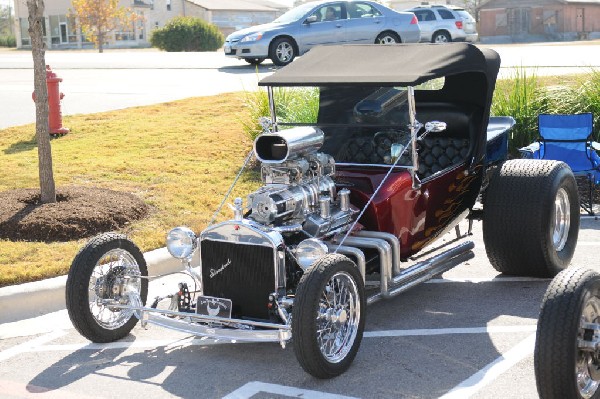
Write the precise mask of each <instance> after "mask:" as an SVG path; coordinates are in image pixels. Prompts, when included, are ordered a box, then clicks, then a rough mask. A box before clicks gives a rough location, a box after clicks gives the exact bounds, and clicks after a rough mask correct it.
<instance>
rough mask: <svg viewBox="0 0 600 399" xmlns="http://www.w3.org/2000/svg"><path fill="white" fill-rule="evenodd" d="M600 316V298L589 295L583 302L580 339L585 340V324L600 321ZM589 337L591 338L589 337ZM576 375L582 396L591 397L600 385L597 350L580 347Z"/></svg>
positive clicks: (599, 365) (587, 398)
mask: <svg viewBox="0 0 600 399" xmlns="http://www.w3.org/2000/svg"><path fill="white" fill-rule="evenodd" d="M599 317H600V299H599V298H598V297H597V296H591V297H588V299H587V301H586V302H585V303H584V304H583V309H582V311H581V318H580V324H579V331H578V337H577V338H578V339H579V340H583V339H584V334H585V333H586V330H585V328H584V327H585V324H588V323H598V321H599ZM588 339H589V338H588ZM575 377H576V379H577V388H578V389H579V394H580V395H581V397H582V398H585V399H589V398H591V397H592V396H594V394H595V393H596V391H597V390H598V386H599V385H600V362H599V360H598V353H597V352H596V351H595V350H590V349H587V350H584V349H582V348H578V350H577V359H576V362H575Z"/></svg>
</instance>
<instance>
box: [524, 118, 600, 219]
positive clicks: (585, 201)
mask: <svg viewBox="0 0 600 399" xmlns="http://www.w3.org/2000/svg"><path fill="white" fill-rule="evenodd" d="M592 121H593V115H592V114H591V113H585V114H575V115H548V114H541V115H539V117H538V127H539V134H540V137H539V139H538V140H537V141H536V142H535V143H532V144H530V145H528V146H527V147H523V148H520V149H519V152H520V153H521V156H522V157H523V158H532V159H555V160H558V161H563V162H565V163H566V164H567V165H569V166H570V167H571V170H573V173H574V174H575V176H576V177H577V178H578V182H579V181H581V180H585V186H586V187H585V190H583V188H582V187H580V196H581V201H580V204H581V207H582V208H583V209H584V210H585V211H587V212H588V214H590V215H593V214H594V211H593V204H594V194H595V192H596V186H597V185H599V184H600V157H599V156H598V154H597V153H596V151H598V150H600V143H597V142H595V141H592V130H593V122H592ZM588 189H589V190H588ZM585 191H588V193H589V195H584V192H585Z"/></svg>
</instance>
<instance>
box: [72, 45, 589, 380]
mask: <svg viewBox="0 0 600 399" xmlns="http://www.w3.org/2000/svg"><path fill="white" fill-rule="evenodd" d="M499 67H500V59H499V56H498V54H496V53H495V52H494V51H492V50H486V49H482V50H480V49H478V48H477V47H475V46H473V45H470V44H464V43H456V44H450V45H443V46H441V45H435V44H423V45H391V46H371V45H342V46H327V47H318V48H315V49H313V50H312V51H310V52H309V53H308V54H307V55H305V56H304V57H302V58H300V59H299V60H298V61H296V62H294V63H293V64H290V65H289V66H287V67H285V68H282V69H280V70H279V71H277V72H275V73H274V74H273V75H271V76H269V77H267V78H265V79H263V80H262V81H261V82H260V85H262V86H266V88H267V91H268V94H269V105H270V113H271V115H270V119H269V120H268V121H266V122H265V123H264V132H263V133H262V134H260V135H259V136H258V137H257V138H256V140H255V141H254V147H253V150H252V151H251V153H250V154H249V156H248V157H247V158H246V163H245V165H246V164H247V162H248V160H249V159H250V157H251V155H252V154H253V155H254V156H255V157H256V158H257V159H258V161H260V165H261V167H260V175H261V178H262V182H263V185H262V187H261V188H260V189H258V190H257V191H256V192H253V193H251V194H249V195H248V197H247V199H246V201H244V200H242V199H241V198H236V199H235V200H234V201H233V205H231V207H232V209H233V216H232V218H231V219H230V220H227V221H224V222H221V223H216V224H210V225H209V226H208V227H206V228H205V229H204V230H203V231H202V232H200V233H199V234H196V233H194V232H193V231H192V230H190V229H189V228H185V227H177V228H175V229H173V230H172V231H170V232H169V233H168V235H167V248H168V250H169V252H170V253H171V254H172V255H173V256H174V257H176V258H179V259H181V261H182V264H183V267H182V268H184V269H185V272H186V273H188V274H189V275H190V276H191V278H192V279H193V281H194V284H191V285H188V284H184V283H180V284H179V285H178V286H177V287H173V291H172V292H174V294H172V295H168V296H166V297H157V298H151V303H150V304H149V305H146V300H147V292H148V280H149V278H148V270H147V266H146V262H145V260H144V257H143V255H142V253H141V252H140V250H139V249H138V247H137V246H136V245H135V244H134V243H133V242H131V241H130V240H129V239H127V238H126V237H125V236H123V235H120V234H114V233H109V234H103V235H100V236H98V237H96V238H94V239H92V240H91V241H90V242H89V243H88V244H87V245H86V246H85V247H84V248H83V249H82V250H81V251H80V252H79V253H78V254H77V256H76V257H75V259H74V261H73V264H72V266H71V269H70V272H69V276H68V280H67V286H66V302H67V307H68V312H69V315H70V318H71V320H72V322H73V324H74V326H75V328H76V329H77V330H78V331H79V332H80V333H81V334H82V335H83V336H85V337H86V338H88V339H90V340H92V341H94V342H108V341H113V340H117V339H120V338H122V337H124V336H126V335H127V334H128V333H129V332H130V331H131V330H132V328H133V327H134V325H135V324H136V323H137V322H138V320H139V321H141V323H142V325H146V324H147V323H154V324H157V325H161V326H164V327H167V328H172V329H176V330H179V331H185V332H189V333H191V334H196V335H199V336H204V337H210V338H215V339H218V340H221V341H235V342H238V341H252V342H278V343H280V344H281V345H282V346H285V345H286V344H287V343H289V342H292V343H293V348H294V352H295V354H296V356H297V358H298V361H299V362H300V364H301V365H302V367H303V368H304V370H306V371H307V372H308V373H310V374H312V375H313V376H316V377H319V378H330V377H334V376H336V375H339V374H341V373H343V372H344V371H345V370H346V369H347V368H348V367H349V366H350V364H351V362H352V361H353V359H354V357H355V355H356V353H357V351H358V349H359V345H360V343H361V339H362V335H363V330H364V328H365V314H366V312H367V305H371V304H374V303H376V302H378V301H380V300H382V299H386V298H390V297H394V296H396V295H398V294H400V293H402V292H404V291H405V290H407V289H409V288H411V287H413V286H415V285H417V284H419V283H421V282H423V281H426V280H428V279H430V278H432V277H433V276H435V275H438V274H440V273H443V272H445V271H447V270H449V269H450V268H452V267H454V266H456V265H458V264H460V263H461V262H464V261H466V260H468V259H470V258H472V257H473V256H474V255H473V252H472V249H473V247H474V244H473V242H472V241H470V240H469V234H470V228H471V227H472V222H473V221H474V220H482V221H483V236H484V242H485V246H486V251H487V254H488V257H489V260H490V262H491V264H492V265H493V267H494V268H496V269H497V270H498V271H500V272H503V273H509V274H517V275H535V276H554V275H555V274H557V273H558V272H559V271H561V270H562V269H564V268H565V267H566V266H567V265H568V264H569V262H570V260H571V257H572V255H573V251H574V249H575V244H576V241H577V235H578V231H579V203H578V194H577V187H576V184H575V179H574V177H573V174H572V173H571V171H570V169H569V167H568V166H567V165H565V164H564V163H560V162H555V161H546V160H509V161H507V160H506V158H507V152H508V149H507V148H508V146H507V140H508V134H509V131H510V129H511V127H512V126H513V124H514V120H513V119H512V118H510V117H490V103H491V100H492V95H493V92H494V87H495V83H496V77H497V74H498V71H499ZM292 87H295V88H298V89H299V90H305V91H306V92H307V93H308V96H310V95H313V100H314V101H316V103H318V109H317V110H316V112H315V113H314V116H313V117H312V119H311V118H310V117H309V118H307V119H303V120H301V121H299V120H292V118H293V117H292V116H290V115H294V113H290V112H284V111H285V110H283V109H282V107H281V106H280V104H279V102H278V99H277V95H278V93H281V92H282V90H284V89H285V90H287V89H290V90H291V88H292ZM282 88H283V89H282ZM311 93H312V94H311ZM301 106H307V107H308V106H309V104H308V103H307V104H302V105H301ZM307 114H311V113H307ZM309 116H310V115H309ZM422 122H424V123H422ZM242 169H243V168H242ZM240 173H242V172H240ZM238 177H239V175H238ZM236 180H237V179H236ZM230 192H231V190H230ZM226 200H227V196H225V199H224V200H223V203H222V204H221V205H223V204H224V203H226V202H227V201H226ZM465 219H467V220H468V221H469V228H468V231H466V234H465V232H464V231H463V232H461V231H460V229H458V228H456V227H457V225H458V223H459V222H460V221H463V220H465ZM453 230H454V232H455V236H456V237H455V238H452V239H451V240H445V241H444V242H442V241H443V240H438V241H437V242H436V240H437V239H438V238H440V237H442V236H443V235H444V236H445V233H447V232H450V233H452V232H453ZM463 230H464V229H463ZM452 237H454V236H452ZM196 251H199V259H200V263H199V264H197V263H192V257H193V256H194V254H195V253H196ZM196 256H198V254H196Z"/></svg>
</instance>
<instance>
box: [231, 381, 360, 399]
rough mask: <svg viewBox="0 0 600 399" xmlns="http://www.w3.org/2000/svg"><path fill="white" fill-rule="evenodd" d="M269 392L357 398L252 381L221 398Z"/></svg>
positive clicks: (235, 398)
mask: <svg viewBox="0 0 600 399" xmlns="http://www.w3.org/2000/svg"><path fill="white" fill-rule="evenodd" d="M261 392H262V393H270V394H275V395H283V396H290V397H293V398H302V399H357V398H354V397H352V396H344V395H338V394H335V393H327V392H320V391H311V390H309V389H300V388H295V387H288V386H285V385H278V384H268V383H266V382H260V381H252V382H249V383H247V384H245V385H244V386H242V387H240V388H238V389H236V390H235V391H233V392H231V393H230V394H229V395H226V396H223V399H249V398H251V397H252V396H254V395H256V394H257V393H261Z"/></svg>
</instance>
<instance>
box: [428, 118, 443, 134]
mask: <svg viewBox="0 0 600 399" xmlns="http://www.w3.org/2000/svg"><path fill="white" fill-rule="evenodd" d="M444 130H446V122H440V121H431V122H427V123H426V124H425V133H431V132H433V133H439V132H443V131H444Z"/></svg>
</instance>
